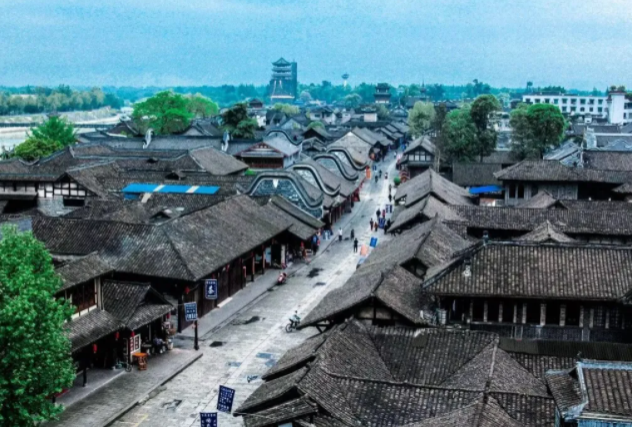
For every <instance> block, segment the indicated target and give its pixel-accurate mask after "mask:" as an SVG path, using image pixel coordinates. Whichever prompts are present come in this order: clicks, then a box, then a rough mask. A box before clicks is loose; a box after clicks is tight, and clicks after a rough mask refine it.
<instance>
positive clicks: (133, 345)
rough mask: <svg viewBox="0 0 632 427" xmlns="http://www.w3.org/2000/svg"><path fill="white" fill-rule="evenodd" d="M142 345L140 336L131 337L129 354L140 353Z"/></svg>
mask: <svg viewBox="0 0 632 427" xmlns="http://www.w3.org/2000/svg"><path fill="white" fill-rule="evenodd" d="M141 343H142V341H141V339H140V334H136V335H134V336H133V337H129V354H134V353H138V352H139V351H140V345H141Z"/></svg>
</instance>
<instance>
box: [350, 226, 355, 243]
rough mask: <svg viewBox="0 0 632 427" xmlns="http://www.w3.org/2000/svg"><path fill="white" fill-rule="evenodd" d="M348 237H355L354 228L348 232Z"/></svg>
mask: <svg viewBox="0 0 632 427" xmlns="http://www.w3.org/2000/svg"><path fill="white" fill-rule="evenodd" d="M349 237H350V238H351V240H353V238H354V237H355V230H354V229H353V228H352V229H351V233H350V234H349Z"/></svg>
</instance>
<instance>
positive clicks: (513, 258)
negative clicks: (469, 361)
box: [424, 238, 632, 342]
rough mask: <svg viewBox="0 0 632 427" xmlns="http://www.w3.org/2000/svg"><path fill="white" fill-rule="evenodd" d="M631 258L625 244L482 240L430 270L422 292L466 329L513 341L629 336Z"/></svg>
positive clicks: (613, 339) (616, 339) (624, 339)
mask: <svg viewBox="0 0 632 427" xmlns="http://www.w3.org/2000/svg"><path fill="white" fill-rule="evenodd" d="M555 240H559V238H558V239H548V241H549V242H551V241H555ZM630 261H632V249H631V248H629V247H618V246H592V245H586V244H578V243H574V242H566V243H557V242H556V243H533V242H528V241H520V242H488V243H486V244H480V245H478V246H477V247H475V248H473V249H470V250H468V251H465V252H464V253H463V254H461V255H460V256H459V258H458V260H456V261H454V262H452V263H450V264H449V265H447V266H446V267H445V268H443V269H442V270H440V271H434V272H433V274H432V275H431V277H427V278H426V282H425V283H424V292H426V293H427V294H428V295H429V296H432V297H434V298H435V299H436V301H437V304H438V307H439V308H440V309H442V310H445V311H446V312H447V319H448V322H450V323H454V324H459V325H467V326H468V327H469V328H470V329H472V330H486V331H493V332H496V333H498V334H499V335H501V336H505V337H512V338H516V339H552V340H571V341H608V342H630V340H631V339H632V334H631V332H630V326H631V320H632V311H630V309H629V307H628V304H627V299H628V295H629V292H630V290H632V280H631V279H630V277H632V275H631V273H632V271H629V270H631V269H632V263H631V262H630Z"/></svg>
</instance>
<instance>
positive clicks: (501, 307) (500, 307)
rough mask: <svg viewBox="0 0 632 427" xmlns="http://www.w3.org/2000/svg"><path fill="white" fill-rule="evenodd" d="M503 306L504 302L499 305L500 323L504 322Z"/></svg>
mask: <svg viewBox="0 0 632 427" xmlns="http://www.w3.org/2000/svg"><path fill="white" fill-rule="evenodd" d="M503 305H504V303H502V302H501V303H499V304H498V323H501V322H502V321H503Z"/></svg>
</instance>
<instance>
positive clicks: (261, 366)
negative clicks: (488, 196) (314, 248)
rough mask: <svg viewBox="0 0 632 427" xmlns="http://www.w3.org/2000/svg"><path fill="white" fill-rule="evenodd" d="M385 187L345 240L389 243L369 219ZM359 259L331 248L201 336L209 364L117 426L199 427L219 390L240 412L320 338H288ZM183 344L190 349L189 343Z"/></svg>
mask: <svg viewBox="0 0 632 427" xmlns="http://www.w3.org/2000/svg"><path fill="white" fill-rule="evenodd" d="M389 165H390V167H389V176H391V177H392V176H394V171H395V170H394V162H393V161H392V160H391V159H389ZM388 182H389V181H386V180H385V179H384V178H382V179H381V180H380V181H379V184H375V182H374V181H371V182H367V183H365V185H364V188H363V190H362V194H361V199H362V202H361V203H359V204H356V206H355V208H354V210H353V212H352V213H351V214H347V215H346V216H345V217H343V219H342V220H341V221H340V224H341V225H342V226H343V232H344V236H345V237H347V238H348V236H349V233H350V231H351V229H352V228H353V229H355V233H356V236H358V240H359V241H360V244H363V243H366V244H368V243H369V240H370V237H371V236H372V235H377V236H378V237H379V239H380V243H381V242H382V241H384V240H385V239H387V238H388V237H385V236H384V233H383V231H382V230H380V231H378V232H377V233H371V232H370V231H369V218H370V217H371V215H373V216H374V215H375V210H376V208H377V206H378V205H380V206H384V204H385V203H388ZM391 182H392V181H391ZM337 226H338V224H336V227H337ZM336 230H337V228H336ZM358 259H359V255H358V254H354V253H353V245H352V242H351V241H350V240H346V241H343V242H342V243H339V242H337V241H335V242H332V244H331V245H330V246H329V247H328V248H327V249H325V250H324V251H323V252H322V253H321V254H320V255H319V256H317V257H316V258H315V259H314V260H313V261H312V262H311V264H309V265H306V266H304V267H303V268H302V269H300V270H299V271H298V272H297V273H296V275H295V276H294V277H292V278H291V279H290V280H289V282H288V284H286V285H284V286H280V287H279V286H277V287H274V288H272V289H271V290H270V291H269V292H266V293H265V294H264V295H263V296H262V297H260V298H258V299H257V300H256V301H254V302H253V303H252V304H250V305H249V306H246V307H245V308H244V309H243V310H242V311H240V312H239V313H238V314H237V315H236V316H235V318H233V319H232V320H230V321H229V322H228V323H227V324H226V325H225V326H224V327H222V328H220V329H219V330H217V331H216V332H212V333H209V334H206V335H205V336H203V337H202V338H203V340H202V341H201V342H200V352H202V353H203V354H204V357H202V358H201V359H199V360H198V361H197V362H195V363H194V364H192V365H191V366H190V367H188V368H187V369H186V370H184V371H183V372H181V373H180V374H178V375H177V376H176V377H175V378H174V379H172V380H171V381H170V382H168V383H167V384H166V385H165V387H164V390H162V391H161V392H160V393H158V394H157V395H156V396H155V397H153V398H151V399H149V400H147V401H146V402H145V403H144V404H142V405H138V406H136V407H134V408H133V409H132V410H131V411H129V412H128V413H127V414H125V415H123V416H122V417H121V418H119V419H118V420H117V421H116V422H115V423H113V424H112V425H113V426H115V427H130V426H133V427H148V426H165V427H176V426H177V427H188V426H197V425H199V423H200V421H199V415H198V414H199V413H200V412H215V411H216V410H215V407H216V404H217V392H218V387H219V385H220V384H223V385H227V386H229V387H232V388H235V389H236V396H235V404H234V406H233V409H236V408H237V407H238V406H239V405H240V404H241V402H243V401H244V400H245V399H246V398H247V397H248V395H249V394H250V393H252V392H253V391H254V390H255V388H257V387H258V386H259V385H260V384H261V380H260V376H261V375H262V374H263V373H264V372H265V371H266V370H267V369H268V368H269V367H270V366H272V365H273V364H274V363H275V362H276V360H278V358H279V357H280V356H281V355H283V353H284V352H285V351H287V350H288V349H289V348H291V347H293V346H296V345H298V344H300V343H301V342H302V341H303V340H305V339H306V338H307V337H309V336H311V335H313V334H315V333H318V331H316V330H315V329H313V328H309V329H308V330H303V331H299V332H293V333H289V334H288V333H286V332H285V330H284V328H285V325H286V324H287V323H288V318H289V317H290V316H291V315H292V313H293V312H294V310H298V313H299V315H300V316H301V317H304V316H305V315H306V314H307V313H308V312H309V311H310V310H311V309H312V308H313V307H314V306H315V305H316V304H317V303H318V302H319V301H320V300H321V298H322V297H323V296H324V295H325V294H326V293H327V292H329V291H330V290H331V289H334V288H336V287H339V286H341V285H342V284H343V283H344V282H345V281H346V280H347V279H348V278H349V277H350V276H351V274H352V273H353V271H354V270H355V268H356V264H357V261H358ZM181 343H182V344H183V345H185V346H186V345H188V346H190V347H192V346H193V342H192V341H190V340H183V341H182V342H181ZM249 377H250V379H251V380H252V381H251V382H249V381H248V378H249ZM253 378H256V379H254V380H253ZM219 417H220V420H219V423H220V425H221V426H228V425H242V421H241V418H235V417H233V416H232V415H229V414H223V413H220V415H219ZM68 425H70V424H68ZM77 425H78V424H77Z"/></svg>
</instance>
